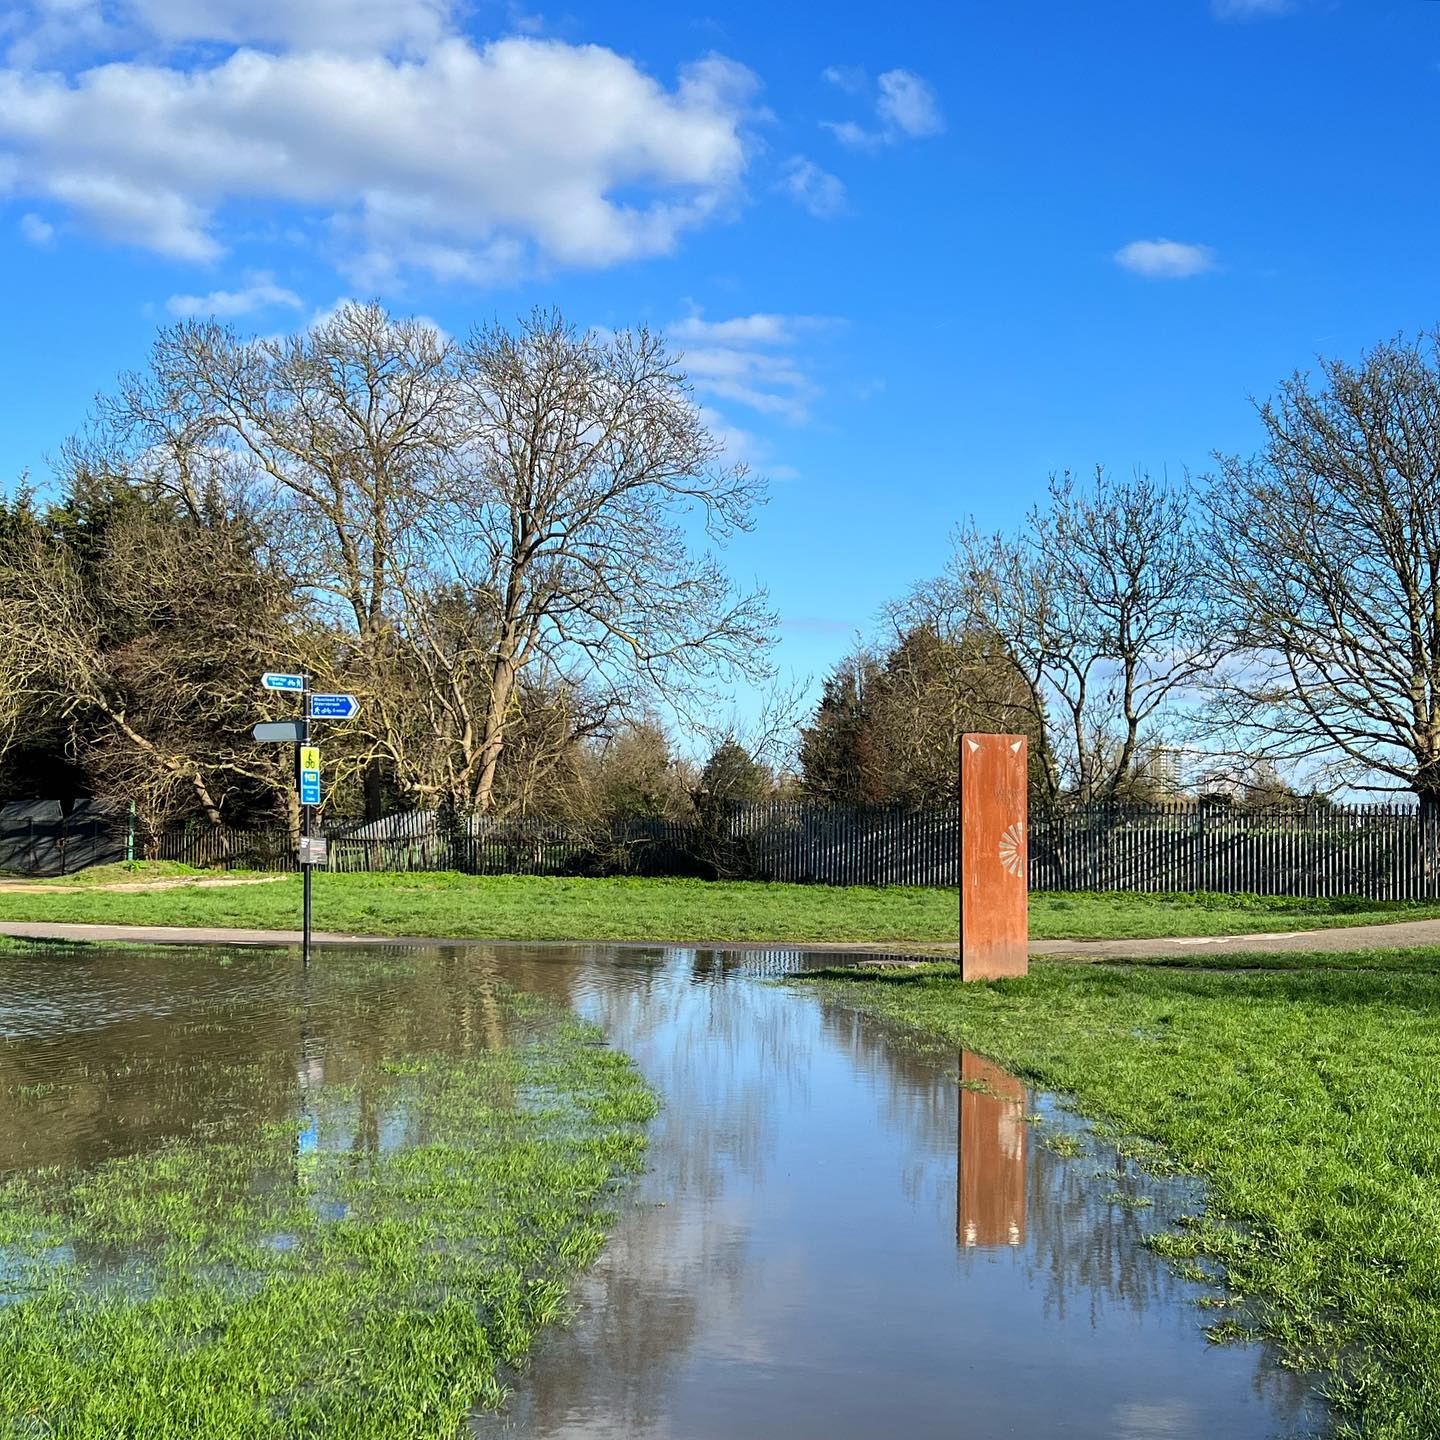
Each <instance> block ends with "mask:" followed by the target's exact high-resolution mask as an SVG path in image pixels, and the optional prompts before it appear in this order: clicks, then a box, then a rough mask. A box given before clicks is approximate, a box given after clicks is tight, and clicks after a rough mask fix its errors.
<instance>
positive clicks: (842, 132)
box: [822, 67, 945, 150]
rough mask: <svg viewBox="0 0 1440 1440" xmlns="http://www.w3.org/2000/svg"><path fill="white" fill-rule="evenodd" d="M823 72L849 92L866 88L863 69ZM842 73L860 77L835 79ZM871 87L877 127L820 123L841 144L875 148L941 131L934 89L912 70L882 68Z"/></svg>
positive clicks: (851, 122)
mask: <svg viewBox="0 0 1440 1440" xmlns="http://www.w3.org/2000/svg"><path fill="white" fill-rule="evenodd" d="M832 68H833V67H832ZM824 75H825V78H826V79H827V80H831V81H832V82H833V83H835V84H837V85H840V87H841V88H842V89H844V90H846V91H847V92H848V93H850V94H859V93H861V92H862V91H863V90H865V89H867V88H868V83H869V82H868V81H867V80H866V79H865V75H864V72H863V71H855V72H852V71H848V70H846V71H840V70H835V71H834V73H833V74H832V71H831V70H827V71H825V72H824ZM842 75H843V76H846V77H849V76H852V75H858V76H859V77H860V79H859V81H858V82H857V83H854V84H852V83H849V82H848V81H847V82H846V83H842V81H841V79H840V78H837V77H839V76H842ZM875 89H876V92H877V93H876V96H875V116H876V119H877V120H878V121H879V122H880V123H879V125H878V126H877V128H875V129H873V130H872V129H867V128H866V127H865V126H864V125H861V124H858V123H857V122H856V121H854V120H826V121H823V122H822V123H823V124H824V126H825V128H826V129H827V130H829V131H830V132H831V133H832V134H833V135H834V136H835V138H836V139H837V140H839V141H840V143H841V144H842V145H848V146H849V147H850V148H851V149H853V150H879V149H880V148H881V147H882V146H885V145H895V144H897V143H899V142H900V141H901V140H918V139H923V138H925V137H926V136H929V135H939V134H941V133H942V132H943V131H944V129H945V119H944V116H943V115H942V114H941V113H940V102H939V100H937V99H936V97H935V91H934V90H933V89H932V88H931V87H930V84H929V82H928V81H925V80H922V79H921V78H920V76H918V75H916V74H915V73H914V71H912V70H886V71H885V72H884V73H883V74H881V75H880V76H878V77H877V78H876V81H875Z"/></svg>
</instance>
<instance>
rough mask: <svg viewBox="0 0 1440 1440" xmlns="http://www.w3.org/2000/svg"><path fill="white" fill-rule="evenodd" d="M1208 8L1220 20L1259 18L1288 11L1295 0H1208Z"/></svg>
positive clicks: (1293, 6) (1291, 8)
mask: <svg viewBox="0 0 1440 1440" xmlns="http://www.w3.org/2000/svg"><path fill="white" fill-rule="evenodd" d="M1210 8H1211V10H1212V11H1213V12H1214V13H1215V15H1216V17H1217V18H1218V19H1220V20H1261V19H1264V18H1265V17H1266V16H1269V15H1284V14H1286V13H1288V12H1289V11H1291V10H1293V9H1294V8H1295V0H1210Z"/></svg>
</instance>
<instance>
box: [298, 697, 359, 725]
mask: <svg viewBox="0 0 1440 1440" xmlns="http://www.w3.org/2000/svg"><path fill="white" fill-rule="evenodd" d="M359 712H360V702H359V701H358V700H357V699H356V698H355V697H354V696H353V695H312V696H311V697H310V718H311V719H312V720H353V719H354V718H355V716H356V715H357V714H359Z"/></svg>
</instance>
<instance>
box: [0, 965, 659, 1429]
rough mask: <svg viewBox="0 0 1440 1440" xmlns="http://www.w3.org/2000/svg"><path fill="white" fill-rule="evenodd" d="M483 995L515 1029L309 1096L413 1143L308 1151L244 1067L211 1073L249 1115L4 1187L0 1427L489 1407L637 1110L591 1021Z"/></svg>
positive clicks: (381, 1423)
mask: <svg viewBox="0 0 1440 1440" xmlns="http://www.w3.org/2000/svg"><path fill="white" fill-rule="evenodd" d="M197 963H199V962H197ZM354 1003H355V1004H365V1003H369V1002H368V1001H367V1000H366V999H365V998H364V992H363V991H362V990H361V989H359V988H358V987H357V989H356V996H355V1000H354ZM498 1003H499V1004H500V1005H501V1007H502V1009H503V1010H504V1011H505V1013H506V1016H507V1019H508V1018H513V1019H514V1022H515V1024H516V1025H517V1027H518V1028H519V1030H520V1038H518V1039H514V1038H512V1039H509V1040H507V1042H506V1043H504V1044H500V1045H497V1046H495V1047H494V1048H489V1049H476V1050H474V1051H473V1052H471V1053H466V1054H446V1053H441V1052H438V1051H437V1052H433V1053H432V1052H421V1053H414V1052H409V1051H402V1052H399V1053H397V1054H394V1055H391V1056H384V1057H381V1058H380V1059H379V1060H378V1061H377V1062H376V1063H375V1064H374V1065H372V1066H370V1067H367V1068H366V1069H365V1070H364V1071H362V1072H361V1073H360V1074H359V1075H358V1076H356V1077H355V1078H354V1079H353V1081H352V1082H351V1083H350V1084H348V1085H345V1086H342V1085H327V1086H324V1087H322V1088H321V1089H320V1090H319V1091H318V1095H317V1097H316V1098H315V1100H314V1102H313V1103H314V1105H315V1106H316V1113H315V1115H314V1117H313V1129H312V1130H311V1134H312V1135H335V1134H344V1135H349V1134H353V1132H354V1124H355V1114H356V1110H357V1105H358V1104H359V1102H358V1100H357V1097H358V1096H359V1095H361V1094H362V1093H363V1095H364V1097H365V1104H366V1105H368V1106H369V1107H371V1113H376V1114H389V1115H391V1116H394V1115H396V1114H400V1113H403V1114H404V1116H405V1117H406V1126H405V1129H406V1133H407V1135H409V1136H420V1137H423V1139H422V1140H419V1141H412V1143H409V1144H405V1145H392V1146H379V1145H376V1146H375V1147H373V1148H372V1149H368V1150H365V1151H361V1150H360V1149H359V1148H358V1147H357V1148H355V1149H352V1148H351V1147H350V1146H349V1145H342V1146H339V1147H338V1148H335V1149H332V1150H317V1149H307V1148H306V1146H305V1145H304V1144H303V1143H302V1137H301V1131H302V1129H303V1128H304V1127H303V1122H302V1121H299V1120H295V1119H289V1120H284V1121H269V1122H266V1121H264V1120H262V1119H260V1118H257V1117H263V1116H264V1115H267V1114H285V1113H286V1111H287V1110H288V1109H289V1108H290V1105H291V1097H290V1095H289V1090H290V1089H291V1087H293V1084H294V1071H293V1069H289V1070H287V1069H285V1068H277V1067H276V1066H275V1065H274V1064H273V1063H268V1060H269V1057H268V1056H261V1057H258V1058H256V1059H254V1060H251V1061H245V1062H244V1063H239V1062H236V1061H234V1060H227V1061H226V1062H224V1064H223V1065H221V1064H220V1062H216V1067H217V1068H220V1069H223V1070H224V1071H225V1075H224V1078H223V1087H224V1088H225V1091H226V1093H237V1094H243V1095H245V1096H246V1097H247V1098H248V1100H249V1102H250V1104H249V1105H248V1106H247V1107H245V1108H244V1109H243V1110H242V1109H238V1108H232V1109H230V1110H226V1111H224V1112H223V1113H220V1114H218V1115H217V1116H216V1117H213V1118H212V1120H211V1122H210V1123H209V1124H208V1125H207V1126H206V1127H205V1128H204V1129H202V1130H201V1131H200V1132H199V1133H198V1134H196V1135H192V1136H188V1137H186V1138H181V1139H175V1140H172V1141H170V1142H168V1143H165V1144H162V1145H160V1146H158V1147H157V1148H154V1149H148V1150H144V1151H141V1152H139V1153H136V1154H131V1155H124V1156H121V1157H118V1158H114V1159H110V1160H108V1161H106V1162H104V1163H102V1164H100V1165H99V1166H97V1167H93V1168H76V1169H74V1170H67V1171H59V1170H42V1171H38V1172H31V1173H29V1174H26V1175H23V1176H20V1177H19V1178H15V1179H12V1180H10V1181H8V1182H6V1183H4V1184H3V1185H0V1259H3V1264H4V1269H3V1275H4V1282H3V1284H4V1289H5V1290H6V1292H7V1294H6V1300H7V1301H8V1302H10V1303H7V1304H5V1305H4V1306H3V1307H0V1431H3V1433H4V1434H6V1435H16V1436H19V1435H26V1436H31V1435H33V1436H40V1435H57V1436H58V1435H64V1436H69V1437H74V1440H113V1437H117V1436H134V1437H141V1436H143V1437H146V1440H182V1437H184V1440H191V1437H196V1436H202V1435H203V1436H214V1437H217V1440H218V1437H226V1440H240V1437H248V1440H262V1437H263V1440H272V1437H273V1440H286V1437H288V1440H293V1437H300V1436H321V1435H323V1436H326V1437H333V1440H427V1437H430V1440H451V1437H453V1436H455V1435H457V1434H458V1433H460V1431H461V1430H462V1428H463V1424H464V1418H465V1416H466V1414H467V1412H468V1411H469V1410H470V1409H471V1408H472V1407H473V1406H475V1405H477V1404H482V1403H491V1404H493V1403H495V1402H497V1401H498V1400H499V1399H500V1398H501V1396H502V1395H503V1393H504V1382H503V1378H502V1376H503V1372H504V1367H506V1366H513V1365H516V1364H519V1363H520V1361H521V1360H522V1359H523V1357H524V1356H525V1355H526V1353H527V1352H528V1350H529V1347H530V1344H531V1339H532V1337H533V1335H534V1333H535V1331H536V1330H537V1329H538V1328H539V1327H540V1326H541V1325H543V1324H545V1323H546V1322H547V1321H549V1320H551V1319H553V1318H555V1317H556V1316H557V1315H558V1314H560V1313H562V1312H563V1310H564V1307H565V1297H566V1293H567V1290H568V1287H569V1282H570V1280H571V1279H572V1278H573V1276H574V1274H575V1272H576V1271H577V1270H578V1269H580V1268H581V1267H583V1266H584V1265H586V1264H588V1263H589V1261H590V1260H591V1259H593V1257H594V1256H595V1254H596V1253H597V1251H598V1250H599V1249H600V1246H601V1244H602V1243H603V1240H604V1236H605V1228H606V1223H607V1215H606V1209H607V1207H608V1206H610V1205H611V1204H613V1191H614V1188H615V1184H616V1182H617V1180H618V1179H619V1178H620V1177H622V1176H624V1175H627V1174H629V1173H631V1172H633V1171H635V1170H636V1169H638V1167H639V1165H640V1163H641V1159H642V1156H643V1152H644V1146H645V1134H644V1128H643V1126H644V1122H645V1121H647V1120H648V1119H649V1118H650V1117H651V1116H652V1115H653V1114H654V1113H655V1111H656V1101H655V1097H654V1095H653V1094H652V1093H651V1091H650V1090H649V1089H648V1088H647V1087H646V1086H645V1084H644V1082H643V1081H642V1080H641V1078H640V1076H639V1073H638V1072H637V1071H636V1070H635V1068H634V1067H633V1066H632V1065H631V1064H630V1062H629V1061H628V1060H627V1059H626V1058H625V1057H624V1056H622V1055H619V1054H617V1053H616V1052H614V1051H612V1050H608V1049H606V1048H605V1047H604V1046H603V1045H601V1044H598V1043H597V1041H598V1040H599V1039H600V1034H599V1031H598V1030H597V1029H595V1028H594V1027H592V1026H589V1025H585V1024H581V1023H580V1022H578V1021H575V1020H573V1019H570V1018H568V1017H566V1016H564V1015H562V1014H561V1013H560V1012H559V1011H556V1010H554V1008H553V1007H551V1006H550V1005H549V1003H548V1002H546V1001H542V1000H539V999H537V998H536V997H533V996H526V995H521V994H517V993H515V992H510V993H509V995H508V998H507V997H506V996H504V995H501V996H500V997H499V998H498ZM537 1029H538V1031H539V1033H538V1034H537V1033H535V1032H536V1030H537ZM194 1083H195V1084H197V1085H200V1084H202V1080H201V1079H200V1078H198V1077H197V1078H196V1079H195V1081H194ZM218 1083H221V1082H217V1084H218ZM517 1097H521V1098H519V1099H517Z"/></svg>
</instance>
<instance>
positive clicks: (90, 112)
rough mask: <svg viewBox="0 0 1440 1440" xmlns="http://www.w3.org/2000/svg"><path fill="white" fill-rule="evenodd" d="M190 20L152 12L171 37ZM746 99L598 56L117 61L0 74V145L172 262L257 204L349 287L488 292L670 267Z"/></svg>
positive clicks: (174, 6) (733, 185)
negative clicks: (166, 19)
mask: <svg viewBox="0 0 1440 1440" xmlns="http://www.w3.org/2000/svg"><path fill="white" fill-rule="evenodd" d="M146 3H148V4H150V5H152V7H159V8H167V5H166V0H146ZM340 3H341V0H326V4H333V5H335V6H339V5H340ZM353 3H355V4H360V3H361V0H353ZM202 8H208V7H201V6H200V5H199V4H198V3H196V4H195V5H193V6H190V5H184V4H181V3H179V0H172V3H169V4H168V9H169V10H170V11H173V12H174V16H175V23H176V24H177V25H178V24H179V23H180V20H181V19H182V18H183V14H188V13H191V12H192V11H193V12H197V13H198V12H199V11H201V10H202ZM294 8H295V9H303V8H304V7H294ZM362 8H364V7H363V5H362ZM382 8H388V7H382V6H380V5H379V4H378V3H377V4H376V5H375V6H374V7H373V10H374V13H376V14H379V13H380V12H381V10H382ZM400 8H401V9H402V10H404V9H407V7H406V6H405V5H402V6H401V7H400ZM422 8H423V7H422ZM219 9H220V11H221V12H222V13H228V14H231V15H232V16H234V15H239V14H240V13H241V12H244V13H245V14H247V15H250V16H251V19H250V20H249V21H247V23H250V24H252V25H253V24H258V23H259V22H258V21H256V20H254V15H255V14H259V13H261V12H263V14H273V15H279V14H281V13H282V9H283V10H284V12H285V13H289V7H288V6H282V4H281V0H275V4H274V5H273V6H271V5H267V4H262V3H261V0H253V3H250V4H245V3H243V0H227V3H226V4H225V5H222V6H221V7H219ZM407 13H408V12H407ZM236 23H237V25H238V23H239V22H238V20H237V21H236ZM296 23H300V22H298V21H297V22H296ZM754 89H755V80H754V77H753V75H752V74H751V73H750V72H749V71H748V70H746V69H745V68H744V67H743V66H740V65H738V64H735V63H733V62H731V61H728V60H725V59H723V58H720V57H713V56H712V57H710V58H708V59H704V60H701V61H698V62H696V63H694V64H692V65H689V66H687V67H686V68H685V69H683V70H682V71H681V73H680V76H679V79H678V82H677V83H676V84H675V85H674V86H673V87H671V88H667V87H666V86H665V85H663V84H662V83H660V82H659V81H658V80H656V79H654V78H652V77H651V76H649V75H647V74H646V73H645V72H644V71H642V70H641V69H640V68H639V67H638V66H637V65H636V64H635V63H634V62H633V61H631V60H629V59H627V58H625V57H623V56H621V55H618V54H616V53H615V52H614V51H611V50H607V49H605V48H603V47H601V46H598V45H569V44H563V43H560V42H558V41H546V40H537V39H530V38H524V37H512V38H509V39H504V40H498V41H495V42H493V43H491V44H488V45H485V46H483V47H476V46H473V45H471V44H470V43H469V42H468V41H466V40H464V39H460V38H449V39H444V40H441V41H440V42H439V43H437V44H435V45H434V46H433V47H432V48H431V49H429V50H428V51H427V52H426V53H425V54H423V55H419V56H411V57H396V56H386V55H381V54H369V55H359V54H343V53H337V52H334V51H323V52H322V51H319V50H314V51H306V50H296V51H293V52H285V53H277V54H270V53H265V52H263V51H260V50H256V49H239V50H236V51H234V52H233V53H232V54H230V55H228V56H227V57H226V58H224V59H223V60H221V61H219V62H217V63H214V64H209V65H205V66H202V67H199V68H196V69H192V70H185V69H182V68H179V67H177V66H167V65H160V64H153V63H140V62H135V61H131V62H124V61H117V62H113V63H109V64H104V65H99V66H95V67H92V68H90V69H87V70H84V71H82V72H81V73H80V74H78V75H76V76H74V77H73V78H67V77H66V76H64V75H63V74H60V73H57V72H54V71H46V72H37V71H27V70H23V69H17V68H13V67H12V68H11V69H8V70H4V71H0V150H4V149H8V150H9V152H10V160H11V164H12V168H13V171H14V174H13V176H12V186H13V188H14V189H15V190H17V191H18V192H19V193H22V194H27V195H34V196H44V197H47V198H49V199H51V200H54V201H57V202H59V203H61V204H63V205H65V206H66V207H67V208H68V209H70V210H71V211H72V212H73V213H74V215H75V216H76V217H77V219H79V220H80V221H82V222H84V223H86V224H88V225H90V226H92V227H93V228H94V229H96V230H98V231H100V232H101V233H103V234H106V235H109V236H111V237H114V238H116V239H119V240H122V241H128V242H130V243H134V244H136V245H140V246H144V247H146V248H148V249H152V250H155V251H158V252H160V253H162V254H166V255H170V256H174V257H177V258H180V259H185V260H211V259H214V258H215V257H216V256H218V255H220V254H222V253H223V252H224V249H225V242H224V226H223V221H224V219H225V213H226V210H227V207H232V206H236V205H240V204H245V203H255V202H274V203H280V204H286V205H291V206H295V207H299V208H301V209H303V210H305V211H307V212H308V213H310V214H318V215H321V216H324V217H327V218H329V220H330V221H331V222H332V225H333V233H334V236H335V243H336V244H337V246H339V247H340V250H341V253H342V255H343V257H344V263H345V265H346V268H347V269H348V271H349V273H351V274H352V275H354V276H355V277H357V278H358V279H361V280H364V281H365V282H366V283H369V284H379V283H382V282H383V281H385V280H386V279H387V278H388V277H391V276H393V275H395V274H396V273H397V272H399V271H403V270H405V269H407V268H418V269H421V270H424V271H427V272H429V273H431V274H433V275H435V276H437V277H440V278H463V279H473V280H489V279H494V278H497V277H498V278H503V277H506V276H510V275H513V274H515V273H517V272H518V271H521V270H523V269H524V268H526V267H527V266H530V265H534V264H537V263H539V264H559V265H566V266H575V267H600V266H606V265H612V264H616V263H619V262H622V261H626V260H631V259H636V258H640V257H644V256H649V255H657V254H664V253H666V252H668V251H670V250H672V249H673V248H674V246H675V244H676V243H677V240H678V239H679V237H680V236H681V235H682V234H683V233H684V232H685V231H687V230H689V229H691V228H693V227H695V226H697V225H701V224H703V223H705V222H706V221H709V220H711V219H713V218H715V217H716V216H717V215H719V214H721V213H723V212H724V211H725V210H726V208H727V207H728V206H729V205H730V204H731V203H732V201H733V198H734V196H735V194H736V193H737V190H738V186H739V182H740V180H741V177H742V175H743V173H744V170H745V167H746V163H747V159H748V156H747V147H746V143H745V137H744V134H743V127H744V124H745V120H746V117H747V115H748V111H749V104H750V101H751V97H752V95H753V92H754Z"/></svg>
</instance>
